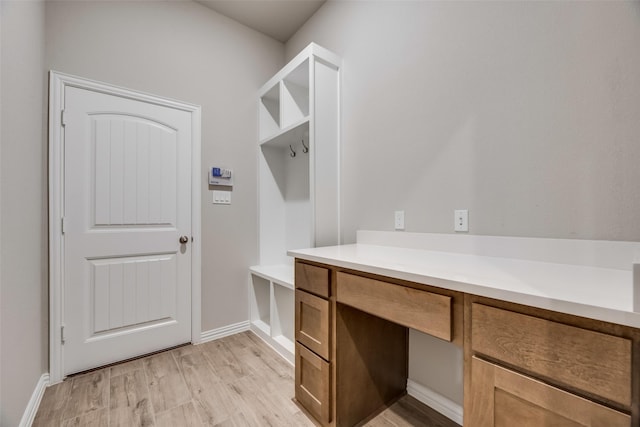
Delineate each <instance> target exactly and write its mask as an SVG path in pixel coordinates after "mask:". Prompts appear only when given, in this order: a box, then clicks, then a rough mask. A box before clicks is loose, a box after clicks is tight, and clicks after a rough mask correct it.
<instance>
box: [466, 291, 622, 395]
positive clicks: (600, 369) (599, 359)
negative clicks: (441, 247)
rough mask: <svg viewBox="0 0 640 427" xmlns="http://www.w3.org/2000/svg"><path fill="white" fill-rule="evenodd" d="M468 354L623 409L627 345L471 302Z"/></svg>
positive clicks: (596, 334)
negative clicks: (485, 357) (579, 391)
mask: <svg viewBox="0 0 640 427" xmlns="http://www.w3.org/2000/svg"><path fill="white" fill-rule="evenodd" d="M471 317H472V323H471V325H472V326H471V340H472V348H473V351H476V352H479V353H482V354H485V355H487V356H489V357H491V358H494V359H497V360H501V361H503V362H506V363H508V364H510V365H513V366H517V367H520V368H523V369H525V370H527V371H529V372H531V373H533V374H537V375H540V376H542V377H544V378H547V379H552V381H557V382H559V383H560V384H564V385H568V386H571V387H575V388H577V389H580V390H583V391H586V392H588V393H592V394H594V395H596V396H600V397H603V398H605V399H609V400H611V401H613V402H617V403H620V404H622V405H625V406H627V407H629V406H630V405H631V341H630V340H628V339H624V338H619V337H615V336H611V335H606V334H603V333H600V332H594V331H590V330H587V329H582V328H577V327H574V326H568V325H564V324H561V323H557V322H553V321H549V320H545V319H540V318H537V317H533V316H528V315H524V314H519V313H514V312H511V311H507V310H502V309H498V308H493V307H489V306H486V305H482V304H478V303H474V304H473V306H472V315H471Z"/></svg>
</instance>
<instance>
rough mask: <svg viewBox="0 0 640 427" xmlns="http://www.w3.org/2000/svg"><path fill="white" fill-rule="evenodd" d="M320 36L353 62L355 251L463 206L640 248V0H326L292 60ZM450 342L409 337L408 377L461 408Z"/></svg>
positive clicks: (475, 221) (491, 225)
mask: <svg viewBox="0 0 640 427" xmlns="http://www.w3.org/2000/svg"><path fill="white" fill-rule="evenodd" d="M310 41H314V42H316V43H318V44H320V45H322V46H324V47H326V48H328V49H330V50H333V51H335V52H336V53H338V54H339V55H341V56H342V58H343V61H344V63H343V69H342V77H343V81H342V136H343V138H342V144H343V157H342V166H341V168H342V183H341V185H342V208H341V209H342V211H341V215H342V218H341V219H342V224H343V225H342V226H343V230H342V235H343V236H344V237H343V238H344V241H345V242H346V243H350V242H353V241H354V240H355V232H356V230H357V229H372V230H392V227H393V211H394V210H400V209H402V210H404V211H405V213H406V229H407V231H414V232H444V233H451V232H453V210H454V209H456V208H458V209H461V208H467V209H469V221H470V229H469V230H470V233H472V234H486V235H507V236H530V237H557V238H579V239H610V240H634V241H638V240H640V223H639V222H638V212H640V191H639V188H640V187H639V184H638V183H640V167H639V160H640V143H639V140H638V136H639V135H640V49H639V48H638V42H639V41H640V2H637V1H635V2H598V1H595V2H538V1H519V2H492V1H480V2H477V1H457V2H449V1H446V2H438V1H338V0H336V1H331V0H330V1H328V2H327V3H326V4H325V5H324V6H323V7H322V8H320V9H319V10H318V12H316V14H315V15H314V16H313V17H312V18H311V19H310V20H309V21H308V22H307V23H306V24H305V26H304V27H303V28H302V29H301V30H300V31H298V33H297V34H296V35H295V36H294V37H293V38H292V39H291V40H289V42H287V44H286V57H287V58H291V57H292V56H293V55H295V54H296V53H297V52H298V51H299V50H300V49H301V48H302V47H304V46H305V45H306V44H307V43H309V42H310ZM385 178H386V179H385ZM439 344H440V343H439V342H437V341H435V339H433V338H428V337H421V336H419V335H418V334H412V335H411V348H412V351H411V360H410V376H411V377H412V379H415V380H417V381H418V382H421V383H423V384H426V385H428V386H429V387H431V388H434V389H436V390H437V391H439V392H441V393H442V394H443V395H445V396H447V397H449V398H450V399H452V400H454V401H457V402H458V403H462V380H461V366H458V365H455V364H452V363H450V361H451V360H454V361H455V360H459V361H461V359H462V358H461V352H460V350H459V349H456V348H454V347H453V346H449V347H442V346H441V345H439ZM460 363H461V362H460ZM448 380H453V381H454V382H455V383H454V384H447V381H448Z"/></svg>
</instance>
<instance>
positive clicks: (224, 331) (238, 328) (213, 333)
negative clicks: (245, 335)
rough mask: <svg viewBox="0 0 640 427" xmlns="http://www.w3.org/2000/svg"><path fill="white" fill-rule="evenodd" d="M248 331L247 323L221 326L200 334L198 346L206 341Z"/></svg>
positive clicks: (246, 321)
mask: <svg viewBox="0 0 640 427" xmlns="http://www.w3.org/2000/svg"><path fill="white" fill-rule="evenodd" d="M248 330H249V321H248V320H245V321H244V322H238V323H234V324H232V325H227V326H223V327H221V328H216V329H211V330H210V331H205V332H202V333H201V334H200V344H202V343H205V342H207V341H213V340H217V339H220V338H224V337H228V336H229V335H233V334H238V333H240V332H244V331H248Z"/></svg>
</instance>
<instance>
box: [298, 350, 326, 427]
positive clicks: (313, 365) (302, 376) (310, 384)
mask: <svg viewBox="0 0 640 427" xmlns="http://www.w3.org/2000/svg"><path fill="white" fill-rule="evenodd" d="M330 366H331V365H330V364H329V362H327V361H325V360H323V359H322V358H321V357H320V356H318V355H316V354H315V353H313V352H312V351H310V350H308V349H307V348H306V347H305V346H303V345H302V344H300V343H296V367H295V369H296V400H297V401H298V403H300V404H301V405H302V406H303V407H304V408H305V409H306V410H307V411H308V412H309V413H310V414H311V415H312V416H313V417H314V418H315V419H316V420H318V421H320V423H322V425H327V424H328V423H329V422H330V421H331V410H330V409H331V407H330V406H331V400H330V394H329V390H330V384H331V382H330V381H331V377H330V374H331V371H330Z"/></svg>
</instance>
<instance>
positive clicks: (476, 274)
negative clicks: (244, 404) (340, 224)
mask: <svg viewBox="0 0 640 427" xmlns="http://www.w3.org/2000/svg"><path fill="white" fill-rule="evenodd" d="M289 253H290V255H292V256H294V257H295V258H296V267H295V268H296V271H295V286H296V290H295V293H296V296H295V304H296V310H295V315H296V320H295V324H296V332H295V337H296V360H295V362H296V363H295V368H296V400H297V402H298V403H299V404H300V405H301V406H302V407H303V408H305V409H306V410H307V412H308V413H309V414H310V415H311V416H312V417H313V418H315V419H316V421H318V422H319V423H320V424H321V425H331V426H334V425H335V426H352V425H357V424H359V423H361V422H362V421H364V420H366V419H368V418H369V417H371V416H374V415H376V414H377V413H378V412H379V411H381V410H383V409H384V408H385V407H387V406H388V405H390V404H391V403H393V402H394V401H395V400H397V399H398V398H399V397H401V396H402V395H404V394H405V393H406V385H407V353H408V351H407V346H408V328H413V329H416V330H419V331H422V332H424V333H426V334H429V335H432V336H435V337H437V338H439V339H442V340H445V341H450V342H451V343H452V345H457V346H461V347H462V348H463V349H464V425H465V426H471V427H484V426H487V427H489V426H513V425H518V426H519V427H529V426H530V427H539V426H547V425H553V426H567V427H569V426H571V427H573V426H602V427H615V426H625V427H630V426H632V427H640V406H639V402H640V329H639V328H640V314H638V313H634V312H632V311H631V306H632V285H633V276H632V273H631V272H629V271H627V270H622V269H616V268H605V267H602V266H595V267H594V266H588V265H569V264H559V263H549V262H542V261H531V260H522V259H510V258H501V257H489V256H482V255H474V254H461V253H446V252H438V251H431V250H421V249H406V248H398V247H385V246H377V245H368V244H356V245H347V246H335V247H328V248H316V249H308V250H300V251H290V252H289Z"/></svg>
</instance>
